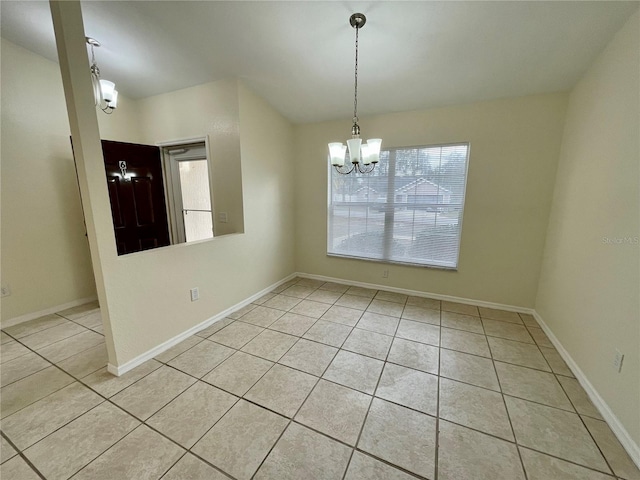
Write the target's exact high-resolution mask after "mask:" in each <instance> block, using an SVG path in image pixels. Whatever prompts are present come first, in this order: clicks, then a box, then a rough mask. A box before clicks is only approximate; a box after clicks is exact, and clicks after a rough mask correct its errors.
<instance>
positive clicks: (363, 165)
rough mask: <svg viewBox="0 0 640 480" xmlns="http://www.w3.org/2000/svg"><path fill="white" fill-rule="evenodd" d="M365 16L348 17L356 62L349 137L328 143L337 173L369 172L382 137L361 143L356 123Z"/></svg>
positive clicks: (354, 15)
mask: <svg viewBox="0 0 640 480" xmlns="http://www.w3.org/2000/svg"><path fill="white" fill-rule="evenodd" d="M366 22H367V17H365V16H364V15H363V14H362V13H354V14H353V15H351V17H350V18H349V24H350V25H351V26H352V27H353V28H355V30H356V62H355V74H354V95H353V126H352V127H351V139H350V140H347V145H346V146H345V145H344V144H343V143H340V142H334V143H330V144H329V157H330V160H331V165H333V166H334V167H335V169H336V171H337V172H338V173H341V174H343V175H347V174H349V173H351V172H354V171H357V172H360V173H371V172H373V169H374V168H375V167H376V163H378V162H379V161H380V146H381V145H382V139H380V138H370V139H368V140H367V143H362V139H361V138H360V126H359V125H358V31H359V30H360V29H361V28H362V27H364V24H365V23H366ZM347 148H349V159H350V161H351V166H350V167H349V166H345V165H344V162H345V155H346V152H347Z"/></svg>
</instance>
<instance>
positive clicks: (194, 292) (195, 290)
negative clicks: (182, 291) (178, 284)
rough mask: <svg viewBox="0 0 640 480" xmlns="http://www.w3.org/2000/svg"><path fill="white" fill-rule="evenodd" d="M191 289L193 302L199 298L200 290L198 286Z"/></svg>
mask: <svg viewBox="0 0 640 480" xmlns="http://www.w3.org/2000/svg"><path fill="white" fill-rule="evenodd" d="M189 291H190V292H191V301H192V302H195V301H196V300H198V299H199V298H200V291H199V290H198V287H193V288H192V289H191V290H189Z"/></svg>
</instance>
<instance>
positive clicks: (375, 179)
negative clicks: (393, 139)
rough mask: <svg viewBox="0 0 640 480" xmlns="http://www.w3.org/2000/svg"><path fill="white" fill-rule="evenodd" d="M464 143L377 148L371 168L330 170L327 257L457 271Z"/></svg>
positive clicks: (464, 173) (465, 159)
mask: <svg viewBox="0 0 640 480" xmlns="http://www.w3.org/2000/svg"><path fill="white" fill-rule="evenodd" d="M468 158H469V144H467V143H464V144H455V145H438V146H426V147H409V148H395V149H388V150H383V151H382V152H381V153H380V163H379V164H378V165H377V167H376V169H375V170H374V171H373V173H370V174H359V173H356V174H354V173H351V174H349V175H341V174H339V173H338V172H336V171H335V169H334V168H331V169H330V172H331V173H330V174H329V175H330V181H329V208H328V229H327V230H328V240H327V253H328V254H329V255H336V256H344V257H355V258H365V259H375V260H385V261H390V262H399V263H408V264H414V265H429V266H437V267H442V268H456V267H457V265H458V253H459V250H460V233H461V229H462V211H463V207H464V194H465V186H466V180H467V164H468Z"/></svg>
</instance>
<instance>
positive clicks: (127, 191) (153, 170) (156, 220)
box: [102, 140, 169, 255]
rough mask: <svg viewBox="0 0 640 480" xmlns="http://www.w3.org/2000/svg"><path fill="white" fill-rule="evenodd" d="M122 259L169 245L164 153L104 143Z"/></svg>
mask: <svg viewBox="0 0 640 480" xmlns="http://www.w3.org/2000/svg"><path fill="white" fill-rule="evenodd" d="M102 152H103V154H104V163H105V169H106V172H107V186H108V187H109V200H110V201H111V214H112V215H113V226H114V229H115V234H116V244H117V247H118V255H123V254H125V253H132V252H139V251H141V250H148V249H150V248H157V247H163V246H165V245H169V225H168V221H167V209H166V206H165V198H164V182H163V180H162V164H161V161H160V149H159V148H158V147H154V146H151V145H137V144H135V143H123V142H112V141H108V140H103V141H102Z"/></svg>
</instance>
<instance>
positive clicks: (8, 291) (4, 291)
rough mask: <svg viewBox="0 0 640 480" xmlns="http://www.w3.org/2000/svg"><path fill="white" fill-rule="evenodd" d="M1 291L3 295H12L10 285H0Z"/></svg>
mask: <svg viewBox="0 0 640 480" xmlns="http://www.w3.org/2000/svg"><path fill="white" fill-rule="evenodd" d="M0 293H1V294H2V295H1V296H3V297H8V296H9V295H11V289H10V288H9V285H3V286H2V287H0Z"/></svg>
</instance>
